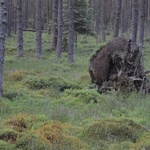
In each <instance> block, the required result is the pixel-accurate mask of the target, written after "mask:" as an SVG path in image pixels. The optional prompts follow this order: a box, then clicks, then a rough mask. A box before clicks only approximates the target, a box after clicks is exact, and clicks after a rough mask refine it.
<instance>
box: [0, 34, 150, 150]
mask: <svg viewBox="0 0 150 150" xmlns="http://www.w3.org/2000/svg"><path fill="white" fill-rule="evenodd" d="M16 40H17V39H16V37H15V36H13V37H12V38H7V39H6V55H5V67H4V89H3V90H4V97H3V98H1V99H0V150H13V149H14V150H33V149H36V150H49V149H50V150H129V149H130V150H142V149H150V131H149V129H150V119H149V118H150V95H144V96H143V95H139V94H137V93H135V92H132V93H117V92H114V91H112V92H109V93H107V94H102V95H100V94H99V93H97V91H96V88H93V87H92V85H91V83H90V76H89V73H88V61H89V58H90V56H91V55H92V54H93V53H94V52H95V51H96V50H97V49H98V48H99V47H100V46H101V45H103V44H104V43H100V42H99V44H97V41H96V39H95V38H94V37H90V36H87V37H86V36H84V35H79V36H78V42H77V49H76V50H75V63H74V64H72V65H69V64H68V61H67V52H63V54H62V59H61V60H59V61H57V60H56V56H55V52H54V51H51V50H50V48H49V47H50V44H51V42H50V37H49V36H48V35H47V34H46V33H43V58H42V59H37V58H36V57H35V34H34V33H29V32H25V34H24V57H23V58H17V57H16V49H17V47H16ZM149 50H150V46H149V44H148V43H146V42H145V68H146V69H150V59H149V58H150V55H149Z"/></svg>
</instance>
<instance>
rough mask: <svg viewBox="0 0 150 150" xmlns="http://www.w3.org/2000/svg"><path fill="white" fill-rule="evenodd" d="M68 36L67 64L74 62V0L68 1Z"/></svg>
mask: <svg viewBox="0 0 150 150" xmlns="http://www.w3.org/2000/svg"><path fill="white" fill-rule="evenodd" d="M69 6H70V11H69V12H70V15H69V35H68V62H69V63H70V64H72V63H73V62H74V0H70V2H69Z"/></svg>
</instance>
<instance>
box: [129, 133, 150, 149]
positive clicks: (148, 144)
mask: <svg viewBox="0 0 150 150" xmlns="http://www.w3.org/2000/svg"><path fill="white" fill-rule="evenodd" d="M149 149H150V136H145V137H143V138H141V139H140V140H139V141H138V142H137V143H135V144H133V146H132V147H131V150H149Z"/></svg>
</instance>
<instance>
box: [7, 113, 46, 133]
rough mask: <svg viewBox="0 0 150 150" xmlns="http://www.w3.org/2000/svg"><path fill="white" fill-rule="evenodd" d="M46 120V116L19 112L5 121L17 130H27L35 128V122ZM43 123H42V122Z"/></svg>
mask: <svg viewBox="0 0 150 150" xmlns="http://www.w3.org/2000/svg"><path fill="white" fill-rule="evenodd" d="M44 121H46V118H45V116H34V115H27V114H18V115H15V116H12V117H11V118H10V119H8V120H6V121H5V124H6V125H8V126H10V127H11V128H13V129H14V130H15V131H17V132H25V131H28V130H30V129H31V128H32V127H33V128H34V126H35V124H38V123H41V122H44ZM41 125H42V124H41Z"/></svg>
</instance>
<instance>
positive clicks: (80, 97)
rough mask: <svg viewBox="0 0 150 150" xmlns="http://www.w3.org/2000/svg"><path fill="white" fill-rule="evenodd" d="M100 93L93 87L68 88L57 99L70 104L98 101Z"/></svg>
mask: <svg viewBox="0 0 150 150" xmlns="http://www.w3.org/2000/svg"><path fill="white" fill-rule="evenodd" d="M99 99H100V95H99V94H98V93H97V92H96V91H95V90H92V89H80V90H78V89H68V90H65V92H64V93H63V95H62V97H61V98H60V99H59V100H58V101H56V102H59V103H61V104H66V105H69V106H74V105H78V104H79V105H81V104H90V103H97V102H98V101H99Z"/></svg>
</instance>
